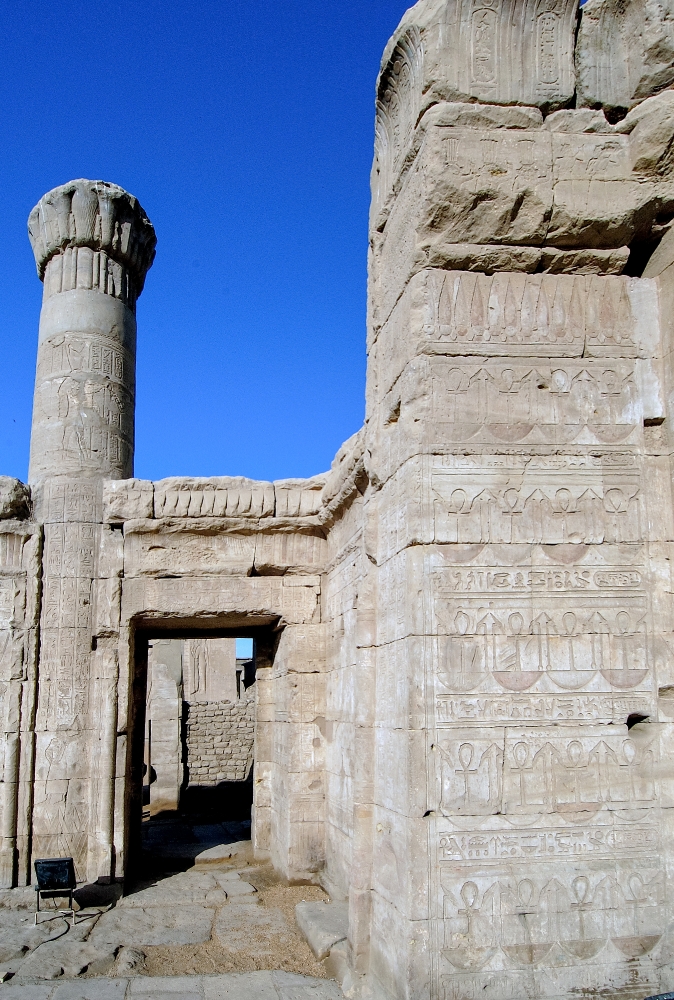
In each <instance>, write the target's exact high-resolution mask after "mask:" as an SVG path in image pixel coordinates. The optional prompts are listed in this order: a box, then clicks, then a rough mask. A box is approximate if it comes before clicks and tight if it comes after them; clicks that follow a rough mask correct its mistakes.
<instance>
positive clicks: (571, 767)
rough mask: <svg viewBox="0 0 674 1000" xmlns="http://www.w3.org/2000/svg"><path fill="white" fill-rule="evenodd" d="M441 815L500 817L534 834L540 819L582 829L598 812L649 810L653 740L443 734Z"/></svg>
mask: <svg viewBox="0 0 674 1000" xmlns="http://www.w3.org/2000/svg"><path fill="white" fill-rule="evenodd" d="M436 745H437V750H438V753H439V756H440V775H441V796H440V809H441V811H442V813H443V814H444V815H449V816H451V815H466V816H482V815H504V816H514V817H517V818H518V824H519V825H520V826H522V825H523V824H526V823H528V824H529V825H532V826H539V825H540V821H541V815H542V814H551V813H555V814H559V816H560V817H563V818H564V819H565V820H566V821H568V822H572V821H574V822H578V821H579V818H581V821H582V820H584V821H585V822H587V820H588V819H589V817H590V816H591V815H594V814H597V813H599V812H600V810H602V809H603V808H604V807H608V808H613V809H615V808H618V807H621V808H626V809H627V808H629V809H639V808H640V809H644V808H647V807H648V806H649V805H651V804H653V803H654V802H655V796H656V789H655V765H656V759H657V744H656V741H655V739H652V740H650V741H648V742H646V743H640V744H637V743H635V741H634V740H632V739H630V738H629V737H625V736H624V735H619V736H615V735H612V734H609V733H607V732H606V730H605V729H604V730H600V729H595V730H593V729H592V727H590V726H587V727H583V728H575V729H574V730H573V731H572V735H569V734H565V733H564V729H563V728H562V729H553V730H552V731H551V730H550V729H546V730H540V729H536V727H528V728H526V729H524V728H522V729H520V730H517V729H510V728H508V729H506V730H505V735H504V733H503V731H501V730H493V731H492V732H491V734H490V733H489V732H488V731H485V732H483V733H478V732H477V731H475V730H473V731H461V730H457V731H454V732H452V733H451V735H450V733H449V732H447V734H446V735H445V736H444V738H442V739H440V740H439V741H438V743H437V744H436Z"/></svg>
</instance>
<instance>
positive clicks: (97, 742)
mask: <svg viewBox="0 0 674 1000" xmlns="http://www.w3.org/2000/svg"><path fill="white" fill-rule="evenodd" d="M28 230H29V236H30V240H31V244H32V246H33V251H34V253H35V259H36V262H37V269H38V274H39V276H40V278H41V279H42V280H43V282H44V299H43V305H42V313H41V317H40V334H39V347H38V362H37V374H36V380H35V400H34V410H33V428H32V436H31V457H30V472H29V479H30V482H31V485H32V491H33V498H34V502H35V516H36V519H37V520H38V521H39V522H41V523H42V524H43V525H44V538H45V540H44V546H45V548H44V571H43V591H42V613H41V623H40V625H41V639H40V672H39V676H40V683H39V692H38V708H37V720H36V730H37V734H36V757H35V779H36V780H35V804H34V814H33V855H34V856H35V857H50V856H52V857H53V856H57V855H64V854H67V855H72V856H73V857H74V858H75V863H76V868H77V874H78V878H83V877H85V875H86V876H87V877H89V878H92V877H98V876H106V875H108V876H109V875H111V874H114V857H113V852H112V850H111V849H109V846H110V845H109V844H107V840H109V839H110V837H109V833H108V834H105V831H106V830H107V831H109V829H110V823H109V817H106V816H102V815H101V809H100V803H101V802H108V803H109V806H108V810H110V809H112V808H114V801H113V800H112V792H111V790H110V789H111V787H112V782H113V780H114V774H113V770H114V768H113V761H114V753H113V748H112V747H109V746H107V743H109V742H110V732H109V730H110V726H109V725H108V722H109V720H107V719H105V718H101V704H102V703H99V702H100V698H94V697H91V696H90V695H91V692H92V691H93V690H94V689H95V690H98V687H97V685H100V684H101V683H103V680H104V678H108V677H109V679H110V680H111V681H112V683H113V686H114V685H115V684H116V669H112V670H111V669H108V668H107V667H106V668H105V670H103V673H101V669H102V668H101V664H103V663H105V664H107V663H108V661H109V662H110V664H113V661H114V662H115V663H116V646H117V641H118V637H117V635H116V633H115V627H114V621H115V619H116V620H117V622H118V619H119V611H118V609H117V611H116V612H115V609H114V608H109V609H108V611H107V612H106V616H105V617H106V621H107V619H109V621H108V624H107V625H106V627H105V628H103V629H102V630H101V628H99V625H98V623H97V622H94V619H93V614H92V607H93V606H94V605H96V607H95V608H94V613H95V614H96V617H97V619H98V617H100V615H99V609H98V605H99V604H100V599H99V598H98V597H96V599H95V595H99V593H100V592H102V591H105V592H106V593H107V592H108V591H109V592H110V594H113V595H114V594H115V593H117V592H118V589H119V588H118V587H117V588H115V586H114V578H115V577H117V576H118V575H119V573H120V571H121V570H120V567H119V566H118V563H119V559H118V558H117V557H116V555H115V553H116V550H117V548H118V545H116V544H115V539H114V537H113V535H114V532H113V531H112V529H110V528H109V527H108V526H104V525H103V524H102V483H103V480H104V479H124V478H128V477H130V476H132V475H133V437H134V434H133V431H134V383H135V347H136V319H135V303H136V299H137V297H138V295H139V294H140V292H141V291H142V288H143V282H144V279H145V274H146V272H147V270H148V268H149V267H150V266H151V264H152V261H153V258H154V252H155V243H156V238H155V234H154V230H153V228H152V225H151V223H150V221H149V220H148V218H147V216H146V215H145V213H144V212H143V210H142V208H141V207H140V205H139V204H138V202H137V201H136V199H135V198H134V197H133V196H132V195H129V194H127V193H126V192H125V191H123V190H122V189H121V188H119V187H117V186H116V185H114V184H107V183H104V182H102V181H88V180H76V181H71V182H70V183H69V184H65V185H63V186H62V187H59V188H55V189H54V190H53V191H50V192H49V193H48V194H46V195H45V196H44V197H43V198H42V199H41V200H40V202H39V203H38V205H37V206H36V207H35V208H34V209H33V211H32V212H31V215H30V219H29V222H28ZM99 580H100V581H102V582H103V584H106V583H107V584H109V586H108V587H107V588H106V586H103V587H101V586H99ZM117 627H118V626H117ZM108 647H109V648H108ZM94 650H96V652H95V653H94ZM106 650H107V652H106ZM108 653H109V654H110V655H107V654H108ZM99 675H100V676H99ZM106 683H107V682H106ZM113 695H114V692H112V691H111V692H109V697H107V699H106V700H105V704H106V705H108V704H109V705H110V706H111V707H110V711H112V712H113V714H114V701H115V698H116V695H114V697H113ZM111 698H112V700H111ZM115 728H116V727H115ZM101 741H103V742H104V743H105V744H106V745H105V746H102V745H101ZM108 786H110V788H109V787H108ZM104 840H105V841H106V843H103V841H104ZM103 869H104V870H103Z"/></svg>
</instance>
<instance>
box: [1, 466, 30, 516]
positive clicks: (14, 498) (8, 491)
mask: <svg viewBox="0 0 674 1000" xmlns="http://www.w3.org/2000/svg"><path fill="white" fill-rule="evenodd" d="M29 512H30V489H29V488H28V487H27V486H24V484H23V483H21V482H19V480H18V479H13V478H12V477H11V476H0V519H3V520H4V519H6V518H9V517H13V518H24V517H27V516H28V514H29Z"/></svg>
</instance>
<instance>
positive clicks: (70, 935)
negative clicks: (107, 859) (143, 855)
mask: <svg viewBox="0 0 674 1000" xmlns="http://www.w3.org/2000/svg"><path fill="white" fill-rule="evenodd" d="M240 832H241V830H240V829H239V827H238V826H236V829H234V828H233V825H232V824H222V825H221V828H219V829H218V826H217V824H216V825H214V824H209V825H208V827H207V828H192V829H190V830H189V831H187V836H186V838H185V836H184V834H185V831H184V830H183V831H182V833H181V836H183V841H184V840H185V839H186V840H187V843H188V848H187V849H186V848H185V846H184V842H183V846H180V837H179V836H178V833H180V831H178V832H177V831H176V830H175V829H172V828H171V827H170V825H167V826H166V827H165V828H164V831H163V833H162V832H161V831H159V828H158V827H156V828H155V830H154V834H153V836H154V842H153V843H152V844H151V845H149V846H150V850H149V852H148V855H147V859H146V860H147V864H144V875H147V878H145V879H144V880H143V881H138V882H137V883H136V884H135V885H134V886H133V887H132V889H131V891H129V892H127V894H126V895H124V896H122V894H121V886H98V885H94V886H83V887H81V888H80V889H78V890H77V893H76V899H77V907H78V910H77V913H76V919H75V924H74V926H73V925H72V921H71V919H70V918H69V917H68V918H66V917H64V916H62V915H60V914H59V913H58V912H56V911H55V910H53V909H52V910H49V909H47V910H44V911H43V912H42V913H41V914H40V918H39V921H38V924H37V926H35V925H34V917H33V914H34V906H35V892H34V890H33V889H32V888H27V889H13V890H11V891H6V892H0V983H2V985H0V1000H8V998H10V997H16V998H17V1000H89V998H91V1000H107V998H108V997H109V998H110V1000H112V998H115V1000H121V998H122V997H129V998H130V997H138V998H141V997H143V998H145V997H147V998H149V997H153V998H156V1000H160V998H163V997H169V996H170V997H172V1000H197V998H199V1000H202V998H203V1000H216V998H219V997H230V996H232V997H234V996H235V995H236V997H237V1000H247V998H248V997H249V996H250V997H251V998H252V997H259V998H260V1000H276V998H277V997H279V998H280V1000H295V998H297V1000H310V998H315V1000H337V998H339V997H341V996H342V993H341V990H340V989H339V988H338V986H337V984H336V983H335V982H333V981H331V980H329V979H328V978H327V973H326V971H325V967H324V966H323V964H322V963H321V962H318V961H317V960H316V959H315V958H314V955H313V954H312V952H311V950H310V949H309V946H308V945H307V943H306V941H305V939H304V937H303V936H302V935H301V933H300V932H299V931H298V929H297V926H296V923H295V906H296V905H297V904H298V903H300V902H313V901H318V900H326V899H327V897H326V895H325V893H324V892H323V891H322V890H321V889H320V888H318V887H316V886H288V885H286V884H285V883H284V882H282V880H281V879H280V878H279V877H278V876H277V875H276V873H275V872H274V870H273V869H272V867H271V866H270V865H268V864H259V863H256V862H255V861H254V859H253V857H252V851H251V845H250V841H248V840H239V841H235V840H233V839H232V838H233V835H235V834H236V833H240ZM144 860H145V859H144ZM176 868H177V869H178V870H175V869H176ZM172 869H173V870H172ZM181 869H185V870H181Z"/></svg>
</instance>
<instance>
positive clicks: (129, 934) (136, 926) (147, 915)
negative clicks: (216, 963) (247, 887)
mask: <svg viewBox="0 0 674 1000" xmlns="http://www.w3.org/2000/svg"><path fill="white" fill-rule="evenodd" d="M214 916H215V910H213V909H210V908H209V907H205V906H203V905H199V906H194V905H185V906H182V905H181V906H177V907H176V906H173V905H169V906H167V907H166V908H165V907H163V906H160V905H159V906H148V907H123V908H122V909H117V908H115V909H114V910H110V911H109V912H108V913H104V914H103V916H102V917H101V918H100V920H99V921H98V923H97V924H96V927H95V928H94V930H93V931H92V932H91V935H90V938H89V940H90V942H91V944H92V945H94V946H95V947H97V948H101V949H103V948H105V947H113V948H117V947H119V946H120V945H131V946H134V947H141V948H142V947H144V946H146V945H160V944H175V945H185V944H199V943H200V942H202V941H208V940H209V938H210V936H211V926H212V924H213V918H214Z"/></svg>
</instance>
